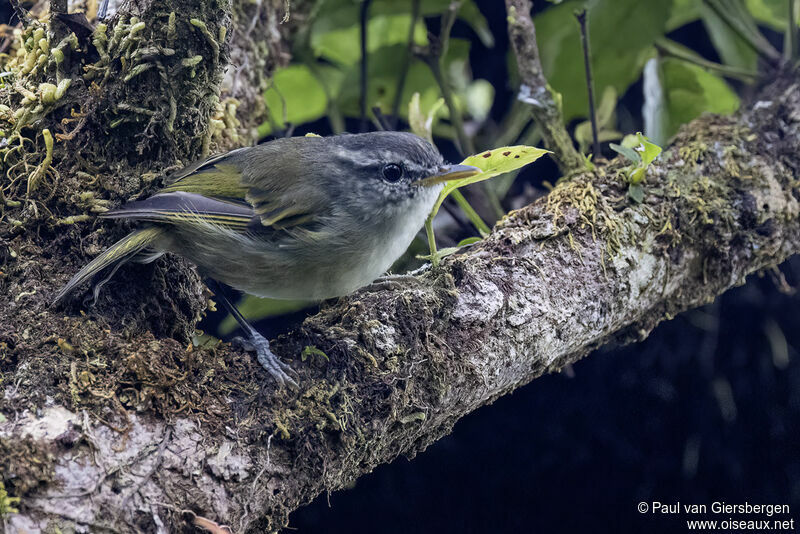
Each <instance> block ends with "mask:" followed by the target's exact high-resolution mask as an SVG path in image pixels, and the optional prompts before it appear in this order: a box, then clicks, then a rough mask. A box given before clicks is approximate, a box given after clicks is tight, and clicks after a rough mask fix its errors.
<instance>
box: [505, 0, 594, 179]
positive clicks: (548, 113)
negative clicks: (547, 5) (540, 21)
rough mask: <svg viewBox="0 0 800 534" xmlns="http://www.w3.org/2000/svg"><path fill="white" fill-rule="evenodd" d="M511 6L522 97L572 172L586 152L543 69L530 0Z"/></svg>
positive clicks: (566, 169) (508, 1)
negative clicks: (581, 149)
mask: <svg viewBox="0 0 800 534" xmlns="http://www.w3.org/2000/svg"><path fill="white" fill-rule="evenodd" d="M506 8H507V9H508V35H509V38H510V40H511V45H512V48H513V49H514V54H515V55H516V57H517V66H518V68H519V76H520V80H521V82H522V84H521V86H520V91H519V96H518V98H519V99H520V100H521V101H523V102H525V103H526V104H530V106H531V114H532V115H533V119H534V120H535V121H536V123H537V124H538V125H539V126H540V127H541V129H542V137H543V138H544V141H545V144H546V145H547V147H548V148H549V149H550V150H552V151H553V152H554V156H555V159H556V162H557V163H558V165H559V167H560V168H561V170H562V172H565V173H568V172H571V171H573V170H575V169H582V168H583V167H584V160H583V156H581V154H580V153H578V151H577V150H576V149H575V145H574V144H573V142H572V138H570V136H569V133H568V132H567V129H566V127H565V126H564V118H563V116H562V115H561V110H560V109H559V107H558V104H556V101H555V98H553V93H552V92H551V90H550V87H549V86H548V85H547V80H546V79H545V77H544V72H543V71H542V62H541V60H540V59H539V47H538V45H537V44H536V28H535V27H534V25H533V20H532V19H531V15H530V13H531V2H530V0H506Z"/></svg>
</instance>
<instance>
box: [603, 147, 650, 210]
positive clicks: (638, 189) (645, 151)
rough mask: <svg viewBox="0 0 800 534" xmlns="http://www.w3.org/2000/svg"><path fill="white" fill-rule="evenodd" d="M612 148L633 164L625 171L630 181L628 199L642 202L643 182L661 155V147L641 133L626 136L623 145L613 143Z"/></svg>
mask: <svg viewBox="0 0 800 534" xmlns="http://www.w3.org/2000/svg"><path fill="white" fill-rule="evenodd" d="M611 148H612V149H613V150H614V151H615V152H617V153H619V154H620V155H621V156H622V157H624V158H625V159H627V160H628V161H629V162H630V163H631V164H632V165H629V166H628V167H626V168H625V170H624V172H625V176H626V178H627V180H628V197H629V198H630V199H631V200H633V201H634V202H637V203H640V202H642V201H643V200H644V188H643V186H642V182H644V179H645V175H646V174H647V168H648V167H649V166H650V164H651V163H653V160H655V159H656V158H657V157H658V156H659V155H660V154H661V147H660V146H658V145H656V144H655V143H651V142H650V140H649V139H647V138H646V137H645V136H643V135H642V134H641V132H639V133H637V134H636V135H628V136H625V139H623V140H622V144H621V145H616V144H614V143H612V144H611Z"/></svg>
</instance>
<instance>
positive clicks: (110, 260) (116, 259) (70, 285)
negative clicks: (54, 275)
mask: <svg viewBox="0 0 800 534" xmlns="http://www.w3.org/2000/svg"><path fill="white" fill-rule="evenodd" d="M163 233H164V229H163V228H158V227H155V226H151V227H149V228H142V229H140V230H136V231H135V232H131V233H130V234H128V235H127V236H125V237H123V238H122V239H120V240H119V241H117V242H116V243H114V244H113V245H111V246H110V247H109V248H107V249H106V250H104V251H103V252H102V253H101V254H100V255H99V256H97V257H96V258H95V259H93V260H92V261H91V262H90V263H89V264H88V265H86V266H85V267H84V268H83V269H81V270H80V271H78V273H77V274H76V275H75V276H73V277H72V279H71V280H70V281H69V282H67V284H66V285H65V286H64V287H62V288H61V290H60V291H59V292H58V294H57V295H56V296H55V298H54V299H53V304H54V305H55V304H57V303H58V302H59V301H61V300H62V299H63V298H64V297H66V296H67V295H68V294H69V293H71V292H72V290H74V289H75V288H76V287H78V286H79V285H81V284H82V283H84V282H85V281H87V280H88V279H89V278H91V277H92V276H94V275H95V274H96V273H99V272H100V271H102V270H103V269H105V268H106V267H109V266H111V265H113V264H119V263H120V262H123V261H126V260H129V259H130V258H132V257H133V256H135V255H136V254H138V253H139V252H141V251H142V250H144V249H145V248H147V247H149V246H150V245H152V244H153V242H154V241H156V240H157V239H158V237H159V236H160V235H161V234H163Z"/></svg>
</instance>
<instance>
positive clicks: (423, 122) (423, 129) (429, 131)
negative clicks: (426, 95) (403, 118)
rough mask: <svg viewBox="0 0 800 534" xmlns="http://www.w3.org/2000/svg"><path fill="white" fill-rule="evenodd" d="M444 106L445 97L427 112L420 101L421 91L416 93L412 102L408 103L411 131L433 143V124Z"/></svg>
mask: <svg viewBox="0 0 800 534" xmlns="http://www.w3.org/2000/svg"><path fill="white" fill-rule="evenodd" d="M442 106H444V98H440V99H439V100H437V101H436V103H434V104H433V106H431V108H430V109H429V110H428V113H427V114H425V113H423V112H422V109H421V106H420V103H419V93H414V95H413V96H412V97H411V102H409V103H408V123H409V126H410V127H411V131H412V132H413V133H415V134H417V135H418V136H420V137H422V138H423V139H427V140H428V142H429V143H431V144H433V124H434V121H435V120H436V115H437V113H438V112H439V110H441V109H442Z"/></svg>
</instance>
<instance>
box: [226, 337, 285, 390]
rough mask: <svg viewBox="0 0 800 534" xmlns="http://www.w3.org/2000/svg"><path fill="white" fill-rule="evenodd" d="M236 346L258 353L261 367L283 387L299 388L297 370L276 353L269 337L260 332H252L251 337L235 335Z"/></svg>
mask: <svg viewBox="0 0 800 534" xmlns="http://www.w3.org/2000/svg"><path fill="white" fill-rule="evenodd" d="M231 343H232V344H234V345H235V346H239V347H241V348H242V349H244V350H246V351H248V352H255V353H256V360H258V363H260V364H261V367H263V368H264V369H266V371H267V372H268V373H269V374H270V375H271V376H272V378H274V379H275V381H276V382H277V383H278V386H280V387H283V386H286V385H288V386H289V387H291V388H292V389H299V387H300V386H298V385H297V380H296V379H299V375H298V374H297V371H295V370H294V369H292V368H291V366H289V365H288V364H286V363H283V362H282V361H281V360H280V359H279V358H278V357H277V356H275V353H274V352H272V351H271V350H270V348H269V341H268V340H267V338H265V337H264V336H262V335H261V334H259V333H258V332H251V335H250V338H249V339H245V338H243V337H235V338H233V339H232V340H231Z"/></svg>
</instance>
